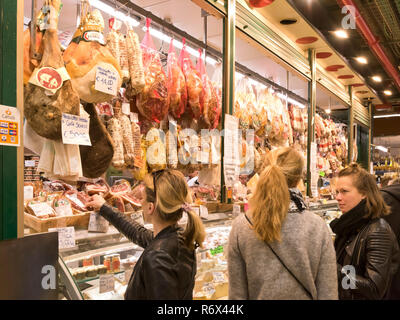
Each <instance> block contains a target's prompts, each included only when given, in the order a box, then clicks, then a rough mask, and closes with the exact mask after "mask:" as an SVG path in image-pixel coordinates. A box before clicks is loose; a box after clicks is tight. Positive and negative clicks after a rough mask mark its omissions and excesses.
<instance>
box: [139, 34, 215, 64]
mask: <svg viewBox="0 0 400 320" xmlns="http://www.w3.org/2000/svg"><path fill="white" fill-rule="evenodd" d="M146 30H147V28H146V27H143V31H146ZM150 34H151V35H152V36H153V37H155V38H157V39H160V40H161V41H164V42H167V43H169V42H171V37H170V36H167V35H166V34H164V33H162V32H161V31H158V30H156V29H153V28H150ZM173 44H174V47H175V48H177V49H182V48H183V43H182V42H180V41H176V40H174V42H173ZM186 51H187V52H188V53H189V54H191V55H192V56H194V57H196V58H199V57H200V54H199V51H198V50H195V49H193V48H192V47H189V46H188V45H186ZM206 62H207V63H209V64H212V65H213V66H215V65H216V64H217V60H215V59H213V58H211V57H209V56H207V57H206Z"/></svg>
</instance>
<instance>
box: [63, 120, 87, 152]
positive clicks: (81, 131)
mask: <svg viewBox="0 0 400 320" xmlns="http://www.w3.org/2000/svg"><path fill="white" fill-rule="evenodd" d="M89 122H90V121H89V119H88V118H82V117H78V116H74V115H72V114H67V113H63V114H62V122H61V130H62V138H63V143H64V144H79V145H82V146H91V145H92V143H91V142H90V136H89V124H90V123H89Z"/></svg>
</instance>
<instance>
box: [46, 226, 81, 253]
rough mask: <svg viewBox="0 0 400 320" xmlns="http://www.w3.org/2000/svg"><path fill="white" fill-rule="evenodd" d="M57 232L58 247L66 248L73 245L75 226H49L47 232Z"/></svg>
mask: <svg viewBox="0 0 400 320" xmlns="http://www.w3.org/2000/svg"><path fill="white" fill-rule="evenodd" d="M52 231H57V232H58V248H59V249H66V248H73V247H75V228H74V227H67V228H50V229H49V232H52Z"/></svg>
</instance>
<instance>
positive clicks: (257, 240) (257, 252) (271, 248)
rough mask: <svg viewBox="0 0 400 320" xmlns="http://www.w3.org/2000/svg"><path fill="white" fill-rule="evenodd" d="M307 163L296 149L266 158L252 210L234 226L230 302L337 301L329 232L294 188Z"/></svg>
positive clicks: (229, 254)
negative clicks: (238, 300) (307, 207)
mask: <svg viewBox="0 0 400 320" xmlns="http://www.w3.org/2000/svg"><path fill="white" fill-rule="evenodd" d="M303 165H304V161H303V158H302V156H301V155H300V154H299V153H298V152H297V151H295V150H294V149H292V148H280V149H276V150H274V151H271V152H270V153H269V154H268V155H267V157H266V160H265V168H264V169H263V171H262V173H261V175H260V180H259V182H258V184H257V187H256V190H255V192H254V194H253V196H252V198H251V199H250V201H249V205H250V210H249V211H248V212H247V214H245V215H241V216H240V217H238V218H237V219H236V220H235V221H234V222H233V225H232V230H231V233H230V237H229V244H228V270H229V299H242V300H245V299H251V300H255V299H260V300H311V299H313V300H317V299H320V300H328V299H338V285H337V271H336V269H337V268H336V255H335V250H334V247H333V241H332V237H331V234H330V232H329V229H328V227H327V225H326V224H325V222H324V221H323V220H322V219H321V218H320V217H319V216H317V215H315V214H313V213H311V212H309V211H307V210H306V206H305V203H304V201H303V198H302V196H301V193H300V192H299V191H298V190H297V189H295V187H296V186H297V184H298V183H299V181H300V179H301V175H302V171H303Z"/></svg>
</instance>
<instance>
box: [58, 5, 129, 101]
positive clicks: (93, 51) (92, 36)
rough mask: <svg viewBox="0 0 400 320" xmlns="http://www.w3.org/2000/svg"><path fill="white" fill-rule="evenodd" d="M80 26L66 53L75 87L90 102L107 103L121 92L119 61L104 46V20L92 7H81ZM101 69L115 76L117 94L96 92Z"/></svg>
mask: <svg viewBox="0 0 400 320" xmlns="http://www.w3.org/2000/svg"><path fill="white" fill-rule="evenodd" d="M81 21H82V22H81V25H80V26H79V28H78V30H77V31H76V32H75V35H74V38H73V40H72V42H71V43H70V45H69V46H68V48H67V50H65V52H64V62H65V65H66V68H67V70H68V73H69V74H70V76H71V79H72V84H73V86H74V88H75V89H76V90H77V91H78V94H79V97H80V98H81V99H82V100H83V101H85V102H88V103H101V102H107V101H109V100H111V99H112V98H113V96H114V95H116V94H117V92H118V91H119V89H120V87H121V84H122V72H121V68H120V66H119V63H118V61H117V59H116V58H115V57H114V56H113V55H112V53H111V52H110V50H109V49H108V48H107V47H106V46H105V43H104V39H103V34H102V32H103V30H104V20H103V17H102V15H101V13H100V11H98V10H93V12H89V4H88V2H87V0H85V1H84V2H83V4H82V12H81ZM98 68H102V69H103V70H108V71H110V72H112V73H115V75H116V84H117V92H115V94H109V93H104V92H101V91H98V90H96V89H95V86H96V74H97V71H98Z"/></svg>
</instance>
